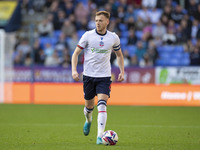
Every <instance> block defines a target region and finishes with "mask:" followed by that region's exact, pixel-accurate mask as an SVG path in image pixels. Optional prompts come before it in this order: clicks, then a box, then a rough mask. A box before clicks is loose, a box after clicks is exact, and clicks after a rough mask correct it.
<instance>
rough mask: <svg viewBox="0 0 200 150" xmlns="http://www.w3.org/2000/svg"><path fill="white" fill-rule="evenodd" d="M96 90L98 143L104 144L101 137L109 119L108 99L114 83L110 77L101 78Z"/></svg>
mask: <svg viewBox="0 0 200 150" xmlns="http://www.w3.org/2000/svg"><path fill="white" fill-rule="evenodd" d="M97 83H98V84H97V86H96V92H97V96H98V103H97V109H98V118H97V123H98V131H97V144H102V140H101V137H102V135H103V132H104V130H105V127H106V121H107V100H108V98H109V97H110V85H111V83H112V81H111V78H110V77H105V78H101V79H99V80H98V82H97Z"/></svg>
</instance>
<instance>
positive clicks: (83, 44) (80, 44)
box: [77, 32, 88, 49]
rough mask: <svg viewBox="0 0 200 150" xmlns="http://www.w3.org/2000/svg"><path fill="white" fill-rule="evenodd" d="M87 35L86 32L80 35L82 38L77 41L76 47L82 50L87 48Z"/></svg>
mask: <svg viewBox="0 0 200 150" xmlns="http://www.w3.org/2000/svg"><path fill="white" fill-rule="evenodd" d="M87 34H88V32H85V33H84V34H83V35H82V37H81V39H80V40H79V42H78V45H77V46H78V47H79V48H80V49H84V48H85V47H86V46H87V43H88V41H87Z"/></svg>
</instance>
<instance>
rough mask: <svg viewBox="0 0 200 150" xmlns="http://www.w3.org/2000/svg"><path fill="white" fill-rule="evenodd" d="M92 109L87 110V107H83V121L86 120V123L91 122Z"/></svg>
mask: <svg viewBox="0 0 200 150" xmlns="http://www.w3.org/2000/svg"><path fill="white" fill-rule="evenodd" d="M93 109H94V108H92V109H89V108H87V107H84V110H83V112H84V115H85V119H86V122H92V112H93Z"/></svg>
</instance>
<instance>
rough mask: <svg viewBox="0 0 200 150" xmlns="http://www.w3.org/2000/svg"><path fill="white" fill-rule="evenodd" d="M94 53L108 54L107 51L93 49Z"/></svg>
mask: <svg viewBox="0 0 200 150" xmlns="http://www.w3.org/2000/svg"><path fill="white" fill-rule="evenodd" d="M91 51H92V53H108V50H107V49H97V48H91Z"/></svg>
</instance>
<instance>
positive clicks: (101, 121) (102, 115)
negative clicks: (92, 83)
mask: <svg viewBox="0 0 200 150" xmlns="http://www.w3.org/2000/svg"><path fill="white" fill-rule="evenodd" d="M106 108H107V104H106V101H105V100H99V101H98V104H97V109H98V118H97V124H98V133H97V137H102V135H103V132H104V130H105V127H106V121H107V111H106Z"/></svg>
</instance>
